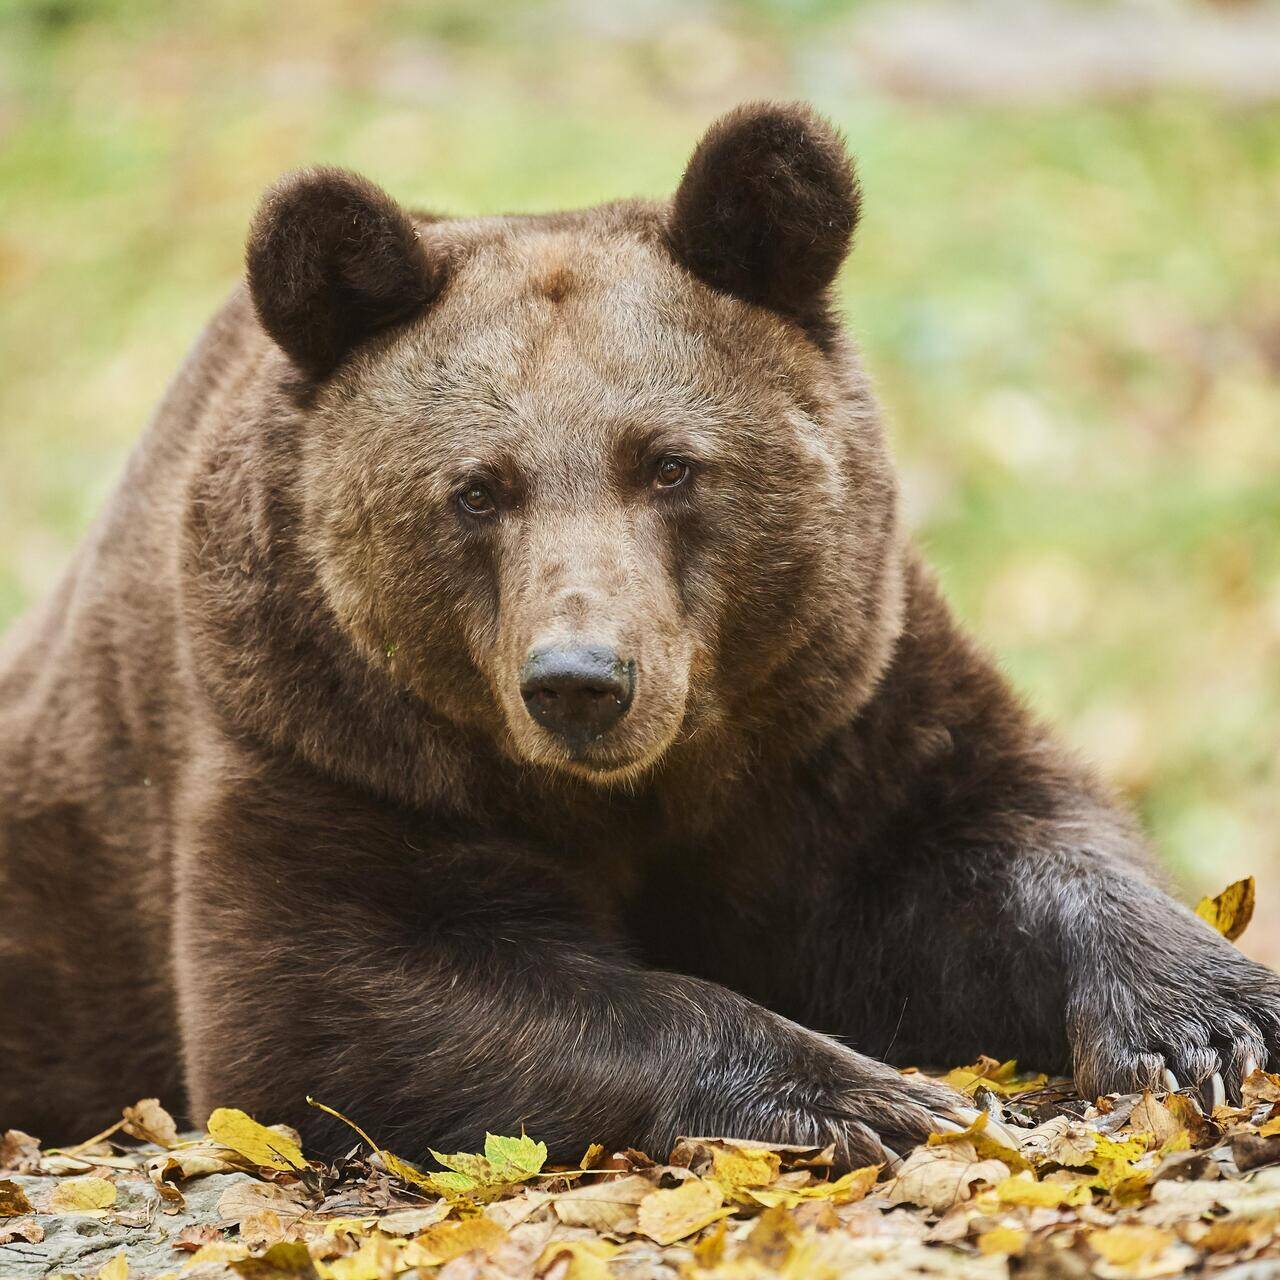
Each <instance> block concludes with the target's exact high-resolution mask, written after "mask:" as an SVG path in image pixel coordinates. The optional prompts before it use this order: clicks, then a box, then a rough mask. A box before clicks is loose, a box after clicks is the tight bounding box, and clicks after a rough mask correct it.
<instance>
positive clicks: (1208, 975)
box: [1069, 933, 1280, 1107]
mask: <svg viewBox="0 0 1280 1280" xmlns="http://www.w3.org/2000/svg"><path fill="white" fill-rule="evenodd" d="M1182 940H1183V942H1184V943H1185V944H1186V945H1185V946H1184V947H1183V948H1180V949H1174V948H1172V947H1166V948H1161V949H1160V951H1159V952H1158V953H1157V954H1156V955H1155V956H1153V957H1150V958H1144V962H1143V963H1135V964H1134V965H1133V967H1132V969H1131V971H1129V972H1127V973H1126V972H1122V971H1120V969H1119V966H1117V967H1116V969H1115V970H1112V971H1109V972H1106V973H1104V974H1098V973H1096V972H1095V973H1092V974H1088V975H1081V976H1080V977H1079V978H1078V979H1077V981H1076V983H1075V989H1074V991H1073V993H1072V997H1071V1008H1070V1011H1069V1032H1070V1036H1071V1046H1072V1053H1073V1057H1074V1062H1075V1074H1076V1085H1077V1087H1078V1088H1079V1089H1080V1091H1081V1093H1083V1094H1086V1095H1088V1096H1098V1095H1101V1094H1104V1093H1129V1092H1132V1091H1135V1090H1138V1089H1145V1088H1156V1089H1169V1090H1177V1089H1185V1088H1194V1089H1197V1090H1199V1092H1200V1096H1201V1099H1202V1101H1203V1102H1204V1104H1205V1105H1206V1106H1207V1107H1212V1106H1215V1105H1218V1104H1220V1103H1222V1102H1225V1101H1228V1100H1229V1101H1231V1102H1238V1101H1239V1098H1240V1085H1241V1083H1242V1081H1243V1080H1245V1079H1246V1078H1247V1077H1248V1076H1249V1075H1250V1074H1251V1073H1252V1072H1253V1070H1254V1069H1255V1068H1257V1067H1263V1068H1268V1067H1270V1068H1272V1069H1274V1068H1275V1067H1276V1066H1277V1065H1278V1064H1280V978H1277V977H1276V975H1275V974H1274V973H1272V972H1271V971H1270V970H1269V969H1266V968H1264V967H1263V966H1262V965H1260V964H1255V963H1254V962H1253V961H1251V960H1248V959H1246V958H1245V957H1244V956H1242V955H1241V954H1240V953H1239V952H1238V951H1236V950H1235V948H1234V947H1232V946H1231V945H1230V944H1229V943H1226V942H1224V941H1222V940H1221V939H1218V938H1216V937H1213V936H1212V935H1209V934H1207V933H1206V935H1205V937H1204V938H1203V939H1201V938H1195V937H1194V936H1192V937H1190V938H1187V937H1185V936H1184V938H1183V939H1182Z"/></svg>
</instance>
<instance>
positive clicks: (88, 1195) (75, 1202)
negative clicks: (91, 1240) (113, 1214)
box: [49, 1177, 116, 1213]
mask: <svg viewBox="0 0 1280 1280" xmlns="http://www.w3.org/2000/svg"><path fill="white" fill-rule="evenodd" d="M115 1202H116V1186H115V1183H114V1182H108V1181H107V1179H106V1178H94V1177H86V1178H68V1179H67V1180H66V1181H65V1182H60V1183H58V1185H57V1186H56V1187H54V1189H53V1195H52V1196H50V1198H49V1208H50V1212H52V1213H88V1212H92V1211H94V1210H96V1209H109V1208H110V1207H111V1206H112V1205H113V1204H115Z"/></svg>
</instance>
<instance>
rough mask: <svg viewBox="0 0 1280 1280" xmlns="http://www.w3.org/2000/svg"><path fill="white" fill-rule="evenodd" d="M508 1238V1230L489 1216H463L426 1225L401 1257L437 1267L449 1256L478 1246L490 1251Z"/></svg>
mask: <svg viewBox="0 0 1280 1280" xmlns="http://www.w3.org/2000/svg"><path fill="white" fill-rule="evenodd" d="M506 1239H507V1232H506V1230H505V1229H504V1228H503V1227H500V1226H499V1225H498V1224H497V1223H496V1222H494V1221H493V1220H492V1219H490V1218H483V1217H476V1218H463V1219H461V1220H460V1221H457V1222H441V1223H438V1224H437V1225H436V1226H434V1227H428V1228H427V1230H426V1231H424V1232H423V1233H422V1234H421V1235H420V1236H418V1237H416V1238H415V1239H414V1240H412V1241H411V1242H410V1243H409V1245H408V1246H407V1247H406V1249H405V1252H404V1261H405V1262H406V1263H407V1264H408V1265H410V1266H415V1267H437V1266H440V1265H441V1264H442V1263H445V1262H448V1261H449V1260H450V1259H451V1258H458V1257H461V1256H462V1255H463V1254H464V1253H472V1252H474V1251H476V1250H479V1251H480V1252H481V1253H490V1252H492V1251H493V1250H494V1249H496V1248H497V1247H498V1246H499V1245H500V1244H502V1243H503V1242H504V1241H505V1240H506Z"/></svg>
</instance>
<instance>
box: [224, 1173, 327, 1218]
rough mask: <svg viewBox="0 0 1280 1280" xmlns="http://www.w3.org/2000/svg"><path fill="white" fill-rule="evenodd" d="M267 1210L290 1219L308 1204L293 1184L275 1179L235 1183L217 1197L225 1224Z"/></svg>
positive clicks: (298, 1215) (300, 1213)
mask: <svg viewBox="0 0 1280 1280" xmlns="http://www.w3.org/2000/svg"><path fill="white" fill-rule="evenodd" d="M267 1212H272V1213H276V1214H278V1215H279V1216H280V1217H281V1218H283V1219H290V1220H291V1219H294V1218H298V1217H301V1216H302V1214H304V1213H305V1212H306V1207H305V1206H304V1205H303V1204H302V1203H301V1202H300V1201H299V1199H298V1193H297V1192H296V1191H295V1190H294V1189H293V1188H292V1187H282V1186H280V1185H279V1183H275V1182H234V1183H232V1184H231V1186H229V1187H228V1188H227V1189H226V1190H225V1191H224V1192H223V1193H222V1195H221V1196H219V1197H218V1218H219V1220H220V1221H221V1222H223V1223H225V1224H236V1225H238V1224H239V1223H241V1222H243V1221H244V1220H245V1219H246V1218H251V1217H253V1216H254V1215H256V1214H260V1213H267Z"/></svg>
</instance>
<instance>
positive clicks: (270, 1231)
mask: <svg viewBox="0 0 1280 1280" xmlns="http://www.w3.org/2000/svg"><path fill="white" fill-rule="evenodd" d="M950 1078H951V1080H952V1082H953V1083H957V1084H961V1085H963V1086H965V1087H966V1088H967V1089H968V1090H969V1092H971V1093H972V1094H973V1095H974V1096H975V1099H976V1100H978V1101H979V1102H980V1103H981V1104H982V1105H983V1106H984V1107H985V1108H989V1109H984V1110H981V1111H980V1112H979V1113H978V1119H977V1120H975V1121H974V1123H973V1124H972V1125H971V1126H970V1128H969V1130H968V1131H967V1132H964V1133H956V1134H947V1135H935V1138H933V1139H931V1141H930V1143H929V1145H926V1146H922V1147H919V1148H917V1149H916V1150H914V1151H911V1152H907V1153H903V1154H904V1157H905V1158H904V1159H903V1160H902V1161H901V1163H900V1164H898V1165H897V1166H896V1167H893V1168H887V1167H882V1166H871V1167H869V1168H866V1169H858V1170H852V1171H849V1172H846V1173H843V1174H840V1175H838V1176H837V1175H836V1174H835V1173H834V1172H833V1171H832V1170H831V1168H830V1159H831V1152H830V1150H829V1149H828V1150H826V1151H821V1150H818V1149H803V1148H794V1147H792V1148H787V1147H776V1146H774V1147H770V1146H763V1145H758V1144H752V1143H745V1142H731V1141H727V1140H721V1139H715V1138H690V1139H682V1140H681V1141H680V1142H679V1143H678V1144H677V1146H676V1148H675V1150H674V1151H672V1152H671V1153H670V1154H669V1155H668V1156H667V1157H666V1158H665V1160H664V1161H662V1162H655V1161H653V1160H651V1159H650V1158H649V1157H648V1156H647V1155H645V1154H643V1153H641V1152H637V1151H625V1152H618V1153H614V1154H612V1155H610V1154H608V1153H606V1152H605V1151H603V1149H601V1148H599V1147H593V1148H591V1149H590V1150H588V1151H587V1152H585V1153H584V1156H583V1160H582V1162H581V1165H580V1166H579V1167H577V1168H569V1169H548V1168H546V1167H545V1161H546V1148H545V1147H543V1146H542V1145H541V1144H540V1143H538V1142H537V1141H536V1139H535V1138H534V1137H533V1136H532V1135H519V1136H514V1137H495V1136H492V1135H491V1136H490V1137H489V1139H488V1140H487V1141H486V1145H485V1151H484V1154H483V1155H480V1154H458V1155H447V1154H441V1155H440V1156H439V1157H438V1159H439V1162H440V1163H441V1165H442V1166H443V1168H442V1170H440V1171H437V1172H434V1173H424V1172H422V1171H420V1170H417V1169H415V1168H413V1167H411V1166H409V1165H406V1164H405V1163H404V1162H403V1161H400V1160H398V1159H397V1158H396V1157H395V1155H394V1154H393V1153H390V1152H385V1151H380V1150H379V1149H377V1148H376V1146H374V1145H373V1143H374V1141H376V1140H375V1139H373V1138H372V1137H369V1138H368V1139H366V1138H365V1136H364V1135H362V1134H361V1135H358V1134H357V1133H356V1132H354V1131H353V1134H352V1137H353V1141H354V1142H355V1146H354V1148H353V1153H352V1156H351V1158H349V1159H347V1160H345V1161H342V1162H340V1164H339V1165H338V1166H336V1167H334V1166H328V1167H327V1166H323V1165H321V1164H318V1163H311V1162H308V1161H307V1160H306V1158H305V1153H303V1152H302V1151H301V1149H300V1148H299V1147H298V1145H297V1142H296V1136H295V1135H293V1134H292V1133H291V1131H289V1130H287V1129H285V1128H283V1127H279V1128H275V1129H272V1128H267V1127H264V1126H262V1125H260V1124H258V1123H256V1122H255V1121H254V1120H253V1119H251V1118H250V1117H248V1116H246V1115H245V1114H244V1113H243V1112H239V1111H232V1110H224V1111H219V1112H215V1113H214V1115H213V1116H212V1117H211V1118H210V1121H209V1133H207V1134H189V1135H181V1136H180V1135H178V1133H177V1132H176V1130H175V1129H174V1126H173V1121H172V1119H171V1118H170V1117H169V1116H168V1114H167V1113H166V1112H165V1111H164V1110H163V1109H162V1108H161V1107H160V1106H159V1104H158V1103H157V1102H156V1101H155V1100H154V1099H147V1100H143V1101H141V1102H139V1103H138V1104H137V1105H136V1106H134V1107H130V1108H128V1109H127V1110H126V1112H125V1114H124V1117H123V1118H122V1122H121V1125H120V1126H119V1127H118V1128H117V1129H116V1130H114V1131H112V1132H110V1133H107V1134H105V1135H99V1136H97V1137H96V1138H95V1139H94V1140H92V1141H90V1142H88V1143H86V1144H82V1145H81V1146H78V1147H72V1148H68V1149H66V1150H63V1151H61V1152H55V1151H45V1152H41V1151H40V1150H39V1148H38V1147H37V1146H36V1144H35V1143H34V1141H30V1140H28V1139H27V1138H26V1136H25V1135H23V1134H20V1133H16V1132H14V1131H10V1132H9V1133H7V1134H6V1135H5V1137H4V1139H3V1142H2V1143H0V1274H3V1275H4V1276H5V1277H6V1280H24V1278H26V1277H31V1280H35V1278H36V1277H44V1276H49V1275H54V1274H67V1275H74V1276H86V1277H96V1278H97V1280H137V1278H138V1277H155V1276H166V1277H174V1278H175V1280H177V1278H178V1277H181V1278H182V1280H214V1278H215V1277H226V1280H236V1277H251V1278H256V1280H394V1278H395V1277H399V1276H406V1277H409V1278H410V1280H412V1277H415V1276H417V1277H425V1276H436V1275H438V1276H439V1277H441V1280H482V1278H488V1280H513V1278H515V1277H525V1276H531V1277H539V1278H542V1280H610V1278H611V1277H612V1278H620V1277H634V1278H636V1280H640V1278H641V1277H643V1278H645V1280H668V1278H669V1280H678V1278H684V1280H754V1278H756V1277H765V1276H783V1277H792V1278H793V1280H836V1278H837V1277H840V1278H845V1277H847V1278H848V1280H909V1278H910V1277H916V1276H919V1277H930V1276H935V1277H947V1276H950V1277H956V1278H957V1280H965V1278H967V1280H1001V1278H1002V1277H1006V1276H1010V1275H1017V1276H1046V1277H1049V1276H1055V1277H1057V1276H1060V1277H1074V1276H1080V1277H1084V1276H1097V1277H1106V1278H1113V1280H1125V1278H1133V1280H1144V1278H1150V1277H1162V1276H1175V1275H1185V1274H1205V1275H1207V1274H1212V1275H1216V1276H1222V1277H1231V1276H1235V1277H1239V1278H1240V1280H1243V1278H1244V1277H1246V1276H1248V1277H1255V1278H1260V1277H1263V1276H1274V1275H1275V1274H1277V1270H1275V1269H1268V1268H1276V1269H1280V1230H1278V1229H1277V1224H1278V1223H1280V1076H1273V1075H1267V1074H1265V1073H1263V1072H1255V1073H1254V1075H1253V1076H1252V1077H1250V1079H1249V1080H1248V1081H1247V1082H1246V1084H1245V1090H1244V1101H1243V1105H1242V1106H1240V1107H1238V1108H1236V1107H1227V1106H1218V1107H1216V1108H1215V1109H1214V1110H1213V1111H1212V1112H1211V1114H1208V1115H1206V1114H1205V1112H1204V1110H1202V1104H1201V1101H1200V1100H1199V1099H1198V1098H1197V1097H1196V1096H1195V1095H1193V1094H1191V1093H1181V1094H1168V1095H1161V1096H1155V1095H1152V1094H1150V1093H1144V1094H1134V1095H1128V1096H1124V1097H1116V1096H1112V1097H1108V1098H1105V1099H1100V1100H1098V1101H1097V1103H1096V1104H1089V1103H1085V1102H1083V1101H1081V1100H1079V1099H1077V1098H1075V1097H1074V1095H1073V1094H1072V1092H1071V1090H1070V1088H1069V1086H1068V1085H1067V1083H1066V1082H1063V1081H1047V1080H1045V1078H1044V1077H1043V1076H1039V1077H1031V1076H1025V1075H1018V1074H1017V1072H1016V1071H1015V1069H1014V1067H1013V1064H998V1063H996V1062H994V1061H990V1060H987V1061H983V1062H980V1063H977V1064H974V1066H973V1067H971V1068H969V1069H967V1070H960V1071H956V1072H953V1073H952V1074H951V1077H950ZM994 1114H999V1115H1000V1116H1001V1117H1002V1119H1001V1120H1000V1121H997V1120H995V1119H994ZM135 1138H136V1139H139V1140H141V1141H135V1140H134V1139H135ZM6 1214H7V1215H8V1216H5V1215H6Z"/></svg>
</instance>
